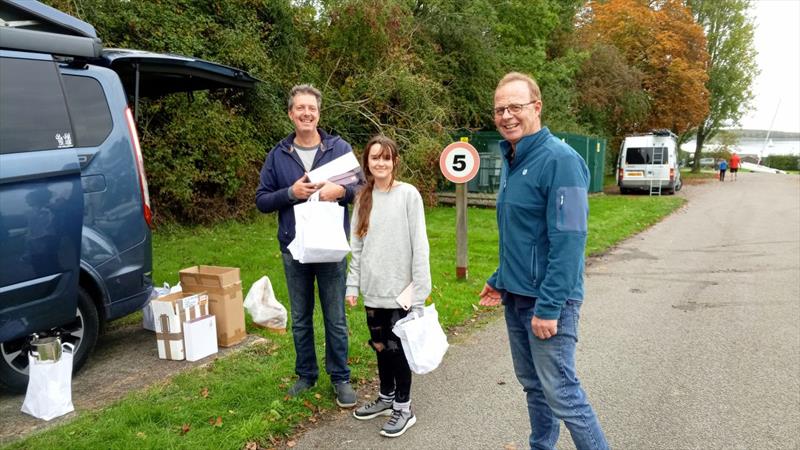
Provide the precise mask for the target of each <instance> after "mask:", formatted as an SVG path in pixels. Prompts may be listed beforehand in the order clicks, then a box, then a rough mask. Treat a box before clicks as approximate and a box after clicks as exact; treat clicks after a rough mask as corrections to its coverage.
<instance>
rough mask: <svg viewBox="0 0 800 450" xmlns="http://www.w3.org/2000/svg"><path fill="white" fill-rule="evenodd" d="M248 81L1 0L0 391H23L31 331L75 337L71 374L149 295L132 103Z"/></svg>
mask: <svg viewBox="0 0 800 450" xmlns="http://www.w3.org/2000/svg"><path fill="white" fill-rule="evenodd" d="M256 82H257V80H256V79H255V78H253V77H251V76H250V75H248V74H247V73H246V72H243V71H241V70H238V69H234V68H230V67H226V66H222V65H219V64H214V63H210V62H207V61H202V60H198V59H194V58H186V57H182V56H177V55H163V54H155V53H147V52H139V51H133V50H113V49H104V48H103V47H102V44H101V41H100V39H98V37H97V35H96V32H95V30H94V28H93V27H92V26H91V25H89V24H87V23H85V22H82V21H80V20H78V19H76V18H74V17H72V16H69V15H67V14H64V13H62V12H60V11H58V10H55V9H53V8H51V7H49V6H46V5H43V4H41V3H39V2H37V1H31V0H0V387H4V388H6V389H8V390H12V391H22V390H24V388H25V387H26V385H27V368H28V349H29V343H30V340H31V338H32V336H33V334H34V333H36V334H38V335H39V336H42V335H59V336H61V339H62V341H63V342H71V343H72V344H74V345H75V359H74V370H78V369H79V368H80V367H81V366H82V365H83V364H84V363H85V362H86V359H87V358H88V356H89V353H90V352H91V350H92V348H93V347H94V345H95V342H96V341H97V338H98V335H99V333H100V331H101V328H102V324H103V323H104V322H106V321H109V320H113V319H116V318H119V317H122V316H125V315H127V314H130V313H132V312H135V311H137V310H139V309H141V308H142V307H143V306H144V305H145V304H146V303H147V301H148V299H149V298H150V294H151V292H152V290H153V280H152V276H151V273H152V249H151V231H150V227H151V226H152V210H151V205H150V199H149V194H148V189H147V177H146V176H145V172H144V164H143V159H142V151H141V148H140V147H139V139H138V136H137V131H136V123H135V119H134V116H135V114H136V112H135V110H134V111H132V110H131V108H130V107H129V104H130V105H132V106H134V108H135V107H136V105H137V104H138V101H139V98H143V97H158V96H162V95H166V94H170V93H173V92H181V91H185V92H191V91H195V90H203V89H212V88H250V87H252V86H254V84H255V83H256ZM129 102H130V103H129Z"/></svg>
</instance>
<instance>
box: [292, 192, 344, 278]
mask: <svg viewBox="0 0 800 450" xmlns="http://www.w3.org/2000/svg"><path fill="white" fill-rule="evenodd" d="M294 220H295V236H294V240H293V241H292V242H291V243H290V244H289V251H290V252H291V253H292V257H293V258H294V259H295V260H296V261H300V262H301V263H303V264H308V263H327V262H339V261H341V260H342V258H344V257H345V256H347V254H348V253H349V252H350V244H348V242H347V236H346V235H345V232H344V227H343V226H342V224H343V223H344V207H342V206H340V205H339V204H338V203H336V202H322V201H319V191H317V192H315V193H314V194H312V195H311V197H309V198H308V201H306V202H303V203H298V204H297V205H294Z"/></svg>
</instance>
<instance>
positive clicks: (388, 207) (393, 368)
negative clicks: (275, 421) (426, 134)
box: [346, 136, 435, 447]
mask: <svg viewBox="0 0 800 450" xmlns="http://www.w3.org/2000/svg"><path fill="white" fill-rule="evenodd" d="M398 161H399V158H398V152H397V144H395V142H394V141H392V140H391V139H389V138H387V137H384V136H375V137H373V138H372V139H370V141H369V142H368V143H367V146H366V147H365V148H364V155H363V157H362V164H361V165H362V167H363V169H364V174H365V175H366V178H367V183H366V185H365V186H364V188H363V189H362V190H361V192H360V193H359V194H358V197H357V199H356V203H355V207H354V209H353V220H352V223H353V228H352V231H351V233H350V247H351V248H352V256H351V258H350V271H349V273H348V275H347V293H346V300H347V303H349V304H350V306H355V305H356V304H357V302H358V294H359V293H361V297H362V298H363V299H364V309H365V310H366V313H367V327H368V328H369V334H370V340H369V345H370V346H371V347H372V349H373V350H375V356H376V357H377V359H378V378H379V379H380V390H379V391H378V396H377V397H376V398H375V400H373V401H371V402H368V403H366V404H364V405H362V406H361V407H360V408H358V409H356V410H355V411H353V416H354V417H355V418H356V419H359V420H368V419H372V418H374V417H378V416H390V417H389V420H388V421H387V422H386V423H385V424H384V425H383V428H381V431H380V434H381V435H382V436H386V437H397V436H400V435H402V434H403V433H405V432H406V430H408V429H409V428H410V427H411V426H412V425H414V423H416V421H417V418H416V416H414V413H413V412H412V410H411V369H410V368H409V366H408V361H407V360H406V356H405V353H403V347H402V344H401V342H400V338H399V337H397V335H395V334H394V333H393V332H392V328H393V327H394V325H395V323H396V322H397V321H398V320H400V319H402V318H403V317H405V316H406V315H407V314H408V311H407V310H406V309H404V308H403V307H401V306H400V304H399V303H398V301H397V299H398V297H400V294H401V293H403V291H405V289H406V288H408V287H409V286H411V289H410V290H411V291H412V292H411V296H410V297H411V298H410V305H406V306H410V308H412V309H414V310H419V311H421V310H422V308H423V306H424V305H425V299H427V298H428V295H430V293H431V269H430V263H429V259H428V256H429V254H430V250H429V247H428V235H427V232H426V230H425V210H424V208H423V206H422V197H421V196H420V195H419V192H418V191H417V189H416V188H415V187H414V186H412V185H410V184H408V183H403V182H401V181H398V180H397V179H396V178H395V176H396V174H397V164H398ZM434 420H435V419H434ZM357 446H358V445H356V447H357Z"/></svg>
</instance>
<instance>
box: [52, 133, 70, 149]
mask: <svg viewBox="0 0 800 450" xmlns="http://www.w3.org/2000/svg"><path fill="white" fill-rule="evenodd" d="M56 142H58V148H67V147H72V135H71V134H70V133H63V134H62V133H56Z"/></svg>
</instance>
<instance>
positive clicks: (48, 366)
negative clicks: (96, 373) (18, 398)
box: [22, 342, 75, 420]
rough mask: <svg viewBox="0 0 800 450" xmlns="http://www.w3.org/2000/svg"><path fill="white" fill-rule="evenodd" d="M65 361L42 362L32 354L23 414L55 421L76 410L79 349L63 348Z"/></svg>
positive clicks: (66, 344)
mask: <svg viewBox="0 0 800 450" xmlns="http://www.w3.org/2000/svg"><path fill="white" fill-rule="evenodd" d="M61 348H62V352H61V359H59V360H58V361H54V362H50V361H44V362H40V361H39V360H37V359H36V358H34V357H33V355H31V354H30V353H29V354H28V364H29V365H28V374H29V375H28V377H29V378H28V390H27V392H26V393H25V401H24V402H23V403H22V412H24V413H26V414H30V415H31V416H33V417H36V418H39V419H44V420H51V419H54V418H56V417H59V416H63V415H64V414H66V413H68V412H72V411H74V410H75V407H74V406H72V356H73V355H72V352H73V351H74V350H75V347H74V346H73V345H72V344H70V343H68V342H65V343H63V344H61Z"/></svg>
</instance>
